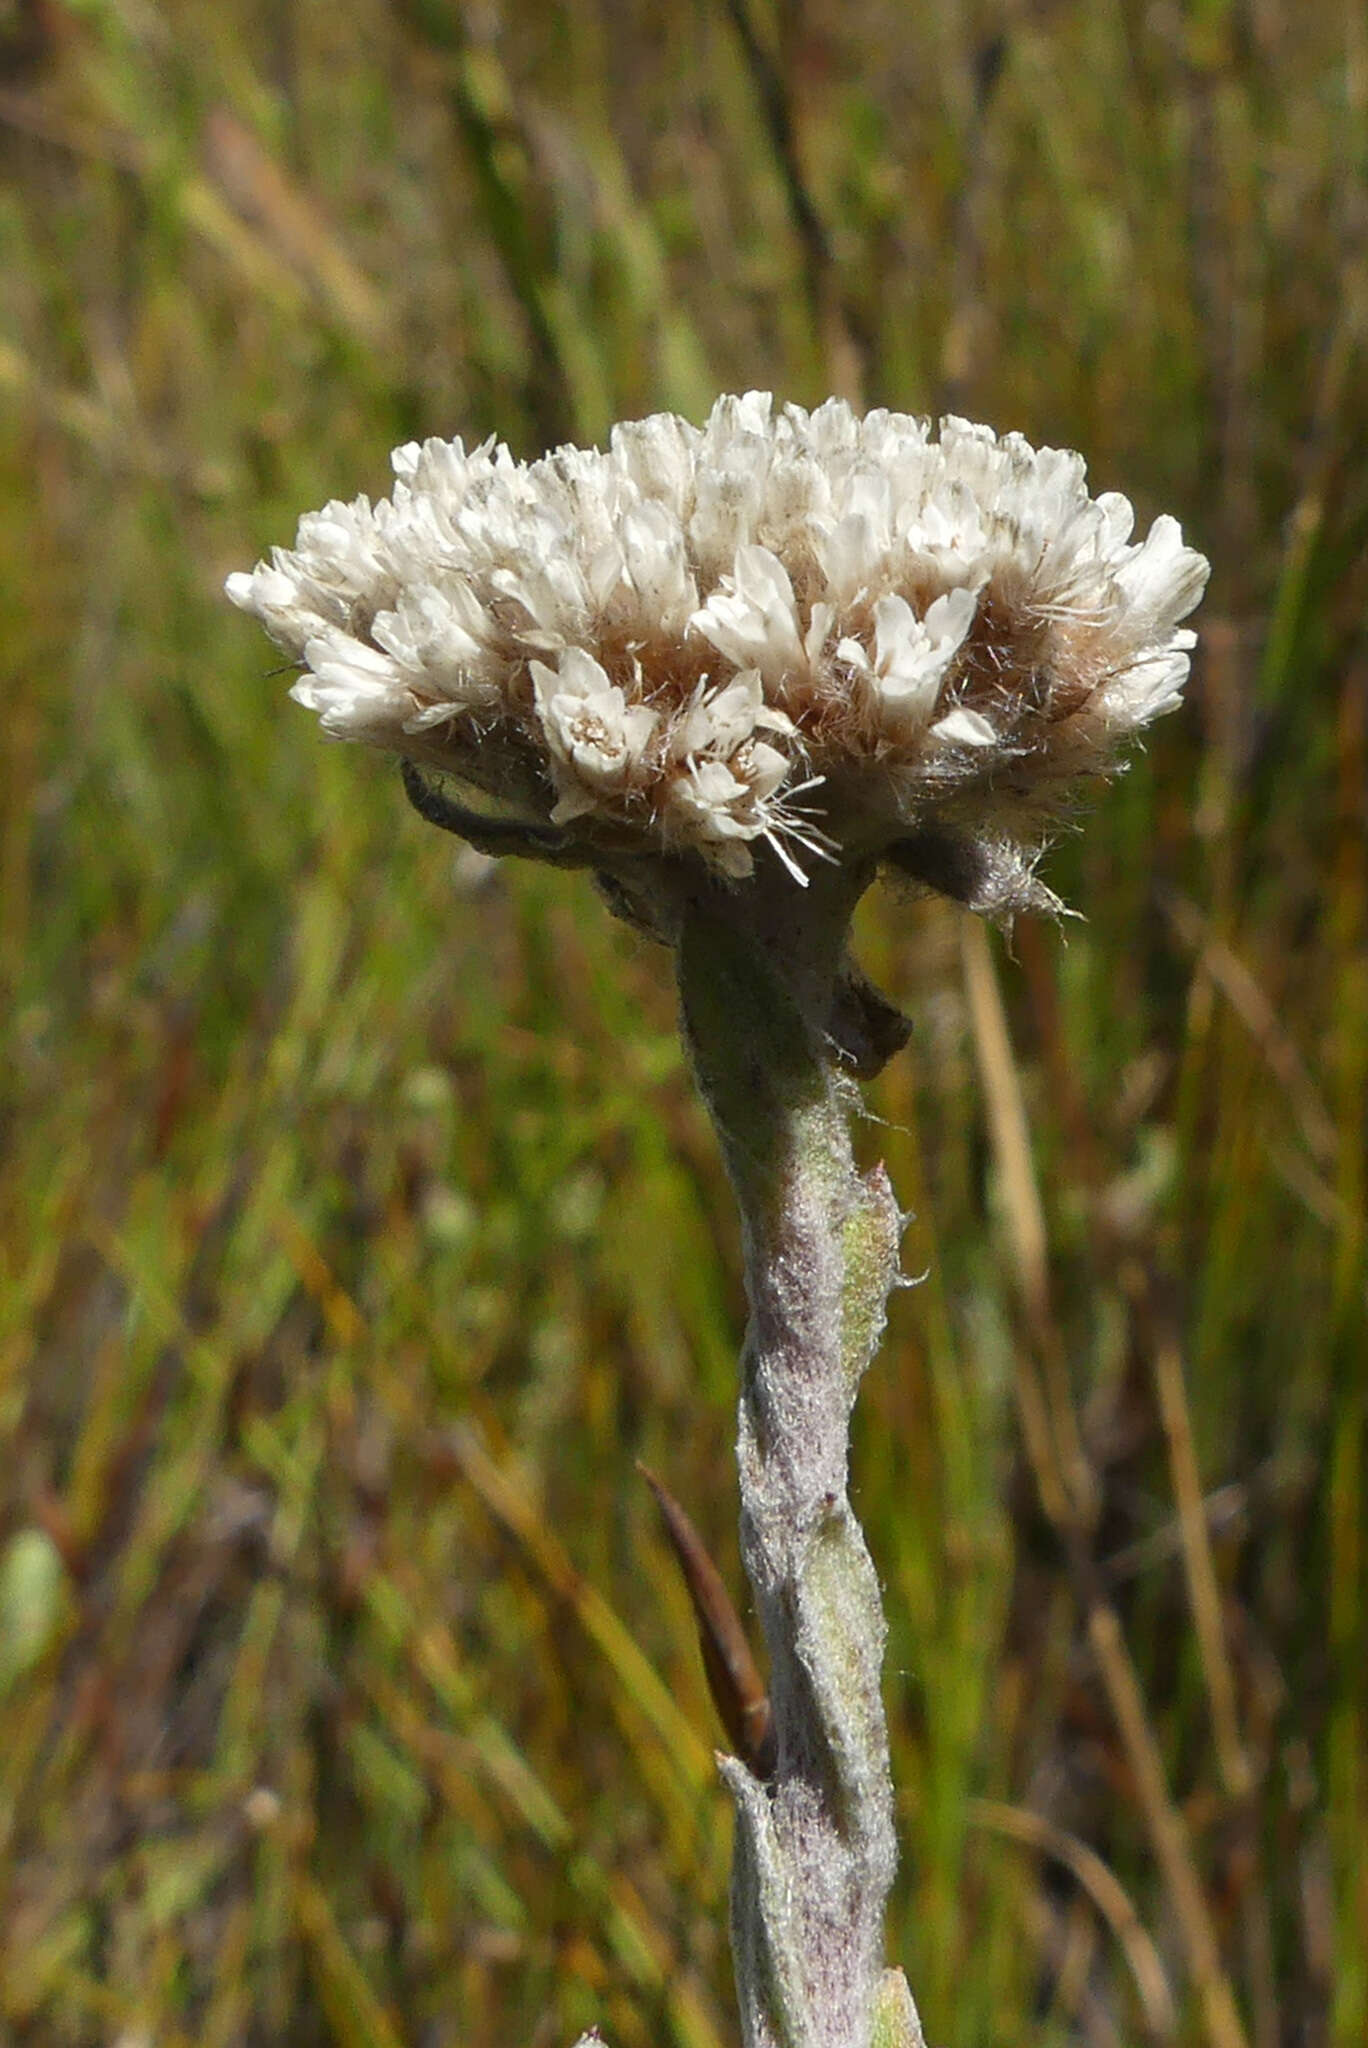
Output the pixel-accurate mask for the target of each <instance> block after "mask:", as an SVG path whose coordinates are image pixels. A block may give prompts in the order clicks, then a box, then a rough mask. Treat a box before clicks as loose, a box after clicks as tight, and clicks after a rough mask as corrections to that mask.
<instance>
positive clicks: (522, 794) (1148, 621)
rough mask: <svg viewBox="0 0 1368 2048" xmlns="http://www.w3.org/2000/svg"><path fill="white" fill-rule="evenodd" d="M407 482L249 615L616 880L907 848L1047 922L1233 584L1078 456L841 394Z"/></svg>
mask: <svg viewBox="0 0 1368 2048" xmlns="http://www.w3.org/2000/svg"><path fill="white" fill-rule="evenodd" d="M394 468H395V475H396V484H395V489H394V494H393V497H392V498H390V499H387V500H383V501H381V502H380V503H378V504H375V505H372V504H371V503H370V502H369V500H367V499H365V498H358V499H357V500H356V501H355V502H354V503H353V504H351V505H341V504H332V505H328V506H326V507H325V508H324V509H323V511H321V512H316V513H311V514H309V515H307V516H306V517H305V518H304V519H303V520H301V522H300V527H299V533H298V536H297V538H296V542H295V546H294V547H293V549H276V550H275V552H274V554H273V555H272V557H271V559H270V560H269V561H268V562H264V563H262V564H260V565H259V566H258V568H257V569H256V570H255V571H254V572H253V573H252V574H250V575H237V576H232V577H230V578H229V581H228V594H229V596H230V597H231V598H232V600H233V602H234V603H235V604H238V605H240V606H241V607H242V608H243V609H244V610H246V611H249V612H252V613H253V614H254V615H255V616H256V617H257V618H258V619H259V620H260V621H261V623H262V624H263V625H264V626H265V627H266V629H267V631H268V632H269V633H270V634H271V635H272V637H273V638H274V639H275V640H276V641H277V642H278V643H279V644H280V645H281V646H282V647H283V648H285V649H286V651H287V652H288V653H289V655H290V656H291V657H292V658H293V659H294V660H295V661H297V662H298V663H299V664H300V666H301V669H302V670H303V673H302V675H301V677H300V679H299V681H298V682H297V683H296V684H295V687H294V695H295V696H296V697H297V698H298V699H299V701H300V702H301V703H304V704H306V705H307V706H309V707H310V708H311V709H313V710H315V711H316V712H317V713H318V715H319V717H320V720H321V721H322V723H323V725H324V726H325V728H326V729H327V730H328V731H329V732H331V733H333V734H336V735H337V736H339V737H342V738H349V739H359V740H364V741H366V742H367V743H369V744H371V745H374V746H380V747H386V748H389V749H391V750H392V751H394V752H396V753H399V754H401V755H404V756H406V757H408V758H409V759H411V760H412V761H414V762H416V763H419V764H423V765H427V766H432V767H436V768H439V769H445V770H448V771H449V772H450V773H451V774H452V775H453V776H455V777H456V778H458V779H459V780H460V781H461V782H463V783H466V784H473V785H475V786H476V787H477V788H479V789H482V790H484V791H487V792H488V793H489V794H490V795H492V796H494V797H495V798H505V799H507V800H508V801H510V802H512V803H513V804H515V805H516V807H517V808H518V810H519V813H520V815H522V816H524V817H525V818H526V819H527V822H528V826H529V831H530V833H531V835H532V836H531V838H530V840H529V844H528V846H527V848H526V849H524V850H528V851H549V850H551V849H554V850H555V857H557V858H575V859H582V860H583V861H585V862H586V863H588V864H591V865H595V866H598V867H600V868H601V869H603V870H605V871H606V870H608V869H610V868H613V869H615V871H617V872H621V871H622V869H623V864H624V863H630V862H632V861H637V862H643V861H644V862H649V861H651V860H655V861H657V862H660V861H666V862H673V863H678V862H680V861H684V862H686V863H687V862H690V861H692V862H695V863H700V864H702V866H703V867H704V868H705V869H711V870H712V871H714V872H715V873H718V874H720V875H722V876H724V877H726V878H728V879H729V880H731V881H735V882H740V881H742V880H744V878H745V877H746V876H747V875H749V874H751V873H752V872H753V871H754V867H755V862H756V860H757V858H763V859H765V860H770V859H771V858H773V859H774V860H775V861H777V863H778V867H777V869H776V872H784V873H787V875H788V876H789V877H790V878H791V879H792V881H793V882H794V883H795V884H801V883H802V882H804V881H805V880H806V879H807V878H808V877H809V875H810V874H811V872H812V865H813V863H814V862H815V861H819V860H823V861H836V862H850V863H856V864H859V865H861V866H862V867H870V866H871V865H872V864H876V863H877V862H879V861H880V860H888V861H890V862H892V863H893V864H895V865H900V866H902V867H904V868H907V869H908V870H910V871H911V872H913V873H919V874H921V875H922V877H923V879H925V880H927V881H929V882H931V883H932V885H933V886H937V887H943V888H947V889H948V890H949V891H950V893H953V894H956V895H959V896H961V897H962V898H963V899H964V900H967V901H970V902H972V903H974V904H975V906H976V907H978V908H981V909H984V910H987V911H990V912H994V913H1010V912H1011V911H1012V910H1013V909H1015V908H1019V907H1021V906H1022V905H1023V904H1027V903H1029V902H1032V901H1040V900H1042V899H1043V898H1044V892H1043V891H1041V890H1040V888H1039V885H1038V884H1036V883H1035V882H1034V880H1033V870H1034V865H1035V862H1036V859H1037V858H1038V855H1039V852H1040V849H1041V846H1042V844H1043V843H1044V840H1045V837H1046V835H1047V833H1048V830H1049V827H1050V823H1051V820H1052V819H1053V818H1054V817H1056V816H1058V814H1059V812H1060V810H1061V808H1062V806H1063V804H1064V803H1065V801H1066V800H1067V797H1068V795H1069V792H1070V791H1071V789H1072V788H1073V787H1074V785H1076V784H1077V782H1078V781H1079V780H1080V779H1081V778H1084V777H1086V776H1089V775H1097V774H1107V773H1110V772H1114V771H1115V769H1116V768H1117V767H1118V766H1119V765H1120V762H1121V757H1122V755H1123V753H1124V751H1125V749H1126V747H1127V745H1128V744H1129V743H1131V742H1132V741H1133V740H1134V738H1135V736H1136V734H1137V733H1138V732H1139V731H1140V730H1141V729H1142V728H1143V727H1144V726H1145V725H1147V724H1148V723H1149V721H1150V720H1151V719H1153V718H1155V717H1157V716H1158V715H1159V714H1160V713H1161V712H1163V711H1166V710H1169V709H1171V708H1172V706H1173V705H1174V704H1175V703H1176V702H1177V701H1178V698H1179V695H1180V693H1181V690H1182V687H1183V683H1184V681H1185V679H1186V676H1187V670H1188V660H1189V654H1190V650H1191V648H1192V646H1193V643H1194V636H1193V634H1192V633H1191V632H1189V631H1186V630H1185V629H1183V628H1182V627H1181V624H1180V622H1181V620H1182V619H1183V618H1184V617H1185V616H1186V615H1187V613H1188V612H1190V611H1191V610H1192V608H1193V607H1194V605H1195V604H1196V603H1197V601H1198V599H1199V598H1200V596H1201V593H1202V589H1203V587H1204V584H1205V581H1206V575H1207V565H1206V563H1205V562H1204V561H1203V559H1202V557H1201V556H1200V555H1199V554H1197V553H1196V552H1195V551H1194V550H1193V549H1192V548H1190V547H1187V546H1186V545H1185V544H1184V542H1183V538H1182V534H1181V532H1180V530H1179V528H1178V526H1177V524H1176V522H1175V521H1174V520H1172V519H1169V518H1161V519H1158V520H1156V521H1155V523H1154V526H1153V527H1152V528H1151V530H1150V532H1149V534H1148V536H1147V537H1146V538H1145V539H1144V540H1142V541H1139V542H1136V541H1134V540H1132V538H1131V529H1132V524H1133V515H1132V512H1131V508H1130V505H1129V504H1128V502H1127V501H1126V500H1125V499H1124V498H1122V497H1120V496H1119V495H1117V494H1116V493H1107V494H1104V495H1102V496H1100V497H1097V498H1093V497H1090V496H1089V494H1088V490H1087V484H1086V476H1085V470H1084V465H1083V461H1082V458H1081V457H1080V456H1077V455H1074V454H1071V453H1069V452H1067V451H1063V450H1058V449H1050V448H1044V449H1035V448H1032V447H1031V446H1030V444H1029V443H1028V442H1026V441H1024V440H1023V439H1022V438H1021V437H1020V435H1016V434H1008V435H1006V436H1003V437H999V436H998V435H996V434H994V433H993V432H992V430H991V429H989V428H987V427H982V426H975V425H972V424H970V423H969V422H966V421H963V420H954V419H950V420H944V421H942V422H941V425H940V428H939V432H938V433H937V432H933V430H932V429H931V427H930V426H929V425H928V424H927V423H926V422H925V421H921V420H915V419H909V418H907V417H906V416H905V415H903V414H900V413H893V412H883V411H877V412H871V413H869V414H867V415H865V416H864V417H863V418H861V417H859V416H858V415H857V414H855V413H854V412H852V410H851V409H850V407H849V406H847V405H845V404H844V403H843V402H841V401H839V400H834V399H833V400H831V401H829V402H828V403H827V404H825V405H823V406H821V407H819V408H818V409H817V410H816V411H815V412H812V413H808V412H805V411H803V410H802V409H801V408H799V407H797V406H781V407H776V406H775V405H774V403H773V401H772V400H771V399H770V398H769V397H768V395H766V394H764V393H755V392H751V393H748V394H746V395H745V396H744V397H740V398H724V399H719V401H718V403H717V405H716V406H715V407H714V409H713V412H712V414H711V417H710V418H709V419H708V421H707V422H706V424H705V425H704V426H703V427H702V428H697V427H693V426H691V425H689V424H688V423H687V422H686V421H683V420H680V419H676V418H674V417H673V416H672V415H669V414H659V415H656V416H655V417H653V418H650V419H645V420H638V421H635V422H632V423H630V424H628V425H625V426H621V427H618V428H616V429H614V432H613V434H612V436H611V439H610V443H609V446H608V448H607V449H606V450H597V449H583V450H582V449H574V448H563V449H559V450H557V451H556V452H555V453H554V454H551V455H548V456H546V457H545V458H543V459H542V460H541V461H539V462H532V463H519V462H515V461H514V460H513V458H512V456H511V455H510V454H509V453H508V450H507V449H506V448H503V447H500V446H497V445H495V444H493V443H485V444H484V445H482V446H481V447H478V448H476V449H473V450H471V451H469V452H467V450H466V449H465V448H464V446H463V445H462V443H461V442H460V441H453V442H443V441H427V442H424V443H422V444H421V445H420V444H417V443H412V444H409V445H408V446H406V447H404V448H400V449H399V450H397V451H396V453H395V456H394ZM919 850H920V851H919Z"/></svg>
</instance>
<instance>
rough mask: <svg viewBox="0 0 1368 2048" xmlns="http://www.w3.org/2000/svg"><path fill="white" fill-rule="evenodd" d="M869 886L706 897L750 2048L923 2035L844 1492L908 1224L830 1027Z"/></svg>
mask: <svg viewBox="0 0 1368 2048" xmlns="http://www.w3.org/2000/svg"><path fill="white" fill-rule="evenodd" d="M858 895H859V878H858V877H851V876H850V875H848V874H845V873H842V872H840V871H837V872H835V873H833V874H831V875H829V876H823V877H821V878H819V879H818V880H816V881H815V882H814V885H813V887H812V888H811V889H810V890H808V891H806V892H804V893H803V895H802V898H801V901H799V902H795V900H794V899H795V898H796V897H797V896H798V892H797V891H795V890H794V889H793V888H792V885H791V883H787V881H786V885H785V888H784V889H783V890H776V891H775V893H774V895H773V897H771V896H769V894H768V893H767V892H766V891H765V890H764V888H763V886H762V885H761V884H760V883H759V882H758V881H757V883H755V884H752V885H749V886H748V887H747V888H746V889H745V890H740V891H736V892H734V893H729V894H725V895H724V894H722V893H721V892H718V893H717V894H716V895H712V896H708V897H707V898H705V899H703V900H700V901H695V902H693V903H691V904H690V905H689V906H688V907H687V909H686V911H685V913H684V915H683V918H682V921H681V929H680V934H679V941H678V966H679V981H680V992H681V998H682V1008H683V1018H684V1030H685V1036H686V1039H687V1042H688V1045H689V1049H690V1052H691V1054H692V1057H693V1062H694V1068H695V1071H696V1074H697V1078H698V1082H699V1085H700V1087H701V1089H702V1091H703V1094H704V1097H705V1099H706V1101H707V1104H708V1107H709V1109H710V1111H711V1113H712V1116H713V1120H714V1122H715V1124H716V1126H717V1130H718V1134H719V1137H720V1139H721V1143H722V1148H723V1152H724V1155H725V1158H726V1163H727V1168H728V1172H729V1174H730V1177H731V1181H732V1185H733V1187H734V1188H735V1191H736V1195H737V1199H738V1202H739V1204H740V1208H741V1218H742V1230H743V1242H744V1253H745V1271H746V1289H747V1296H748V1300H749V1304H750V1323H749V1327H748V1330H747V1334H746V1341H745V1348H744V1351H743V1355H742V1368H741V1401H740V1436H739V1443H738V1459H739V1464H740V1480H741V1547H742V1557H743V1560H744V1563H745V1567H746V1571H747V1573H748V1575H749V1578H750V1582H751V1585H752V1587H753V1589H754V1593H755V1598H756V1603H757V1606H758V1609H759V1613H760V1620H761V1624H762V1627H763V1629H764V1635H765V1641H766V1644H767V1647H768V1651H769V1661H770V1699H771V1706H772V1710H773V1716H774V1732H775V1737H776V1762H775V1767H774V1771H773V1775H772V1776H771V1777H770V1778H769V1779H767V1780H765V1781H762V1780H761V1779H759V1778H757V1777H756V1776H755V1775H754V1774H753V1773H752V1771H751V1770H749V1769H748V1768H747V1767H746V1765H745V1764H744V1763H742V1762H741V1761H740V1760H739V1759H738V1758H735V1757H731V1758H727V1759H726V1760H725V1761H724V1762H723V1765H722V1769H723V1774H724V1776H725V1778H726V1781H727V1784H728V1786H729V1788H730V1790H731V1793H732V1796H733V1798H734V1800H735V1802H736V1816H737V1833H736V1849H735V1858H734V1863H733V1872H732V1944H733V1950H734V1955H735V1965H736V1980H737V1990H738V1996H739V1999H740V2006H741V2018H742V2032H743V2038H744V2040H745V2042H746V2048H870V2044H871V2043H874V2042H877V2043H878V2044H880V2048H901V2044H913V2043H916V2042H918V2041H919V2040H920V2033H919V2031H918V2029H917V2025H916V2016H915V2012H914V2010H913V2007H912V2003H911V1999H910V1997H909V1996H908V1993H907V1987H906V1985H905V1984H904V1983H903V1981H902V1978H901V1976H900V1975H899V1974H898V1973H895V1972H888V1973H885V1972H884V1970H883V1966H882V1955H883V1921H884V1908H885V1902H886V1899H887V1896H888V1890H889V1887H890V1885H891V1883H892V1880H893V1874H894V1868H895V1864H896V1844H895V1839H894V1828H893V1794H892V1785H891V1781H890V1774H889V1759H888V1735H887V1727H886V1723H885V1719H884V1709H883V1699H882V1695H881V1690H880V1666H881V1661H882V1656H883V1645H884V1635H885V1626H884V1619H883V1612H882V1607H881V1603H880V1597H879V1586H878V1580H877V1578H876V1575H875V1571H874V1567H873V1564H872V1563H871V1561H870V1556H869V1552H868V1550H867V1549H866V1547H865V1542H864V1537H863V1535H862V1533H861V1531H860V1528H859V1525H858V1523H857V1522H856V1520H855V1517H854V1515H853V1513H852V1511H851V1508H850V1503H849V1501H848V1499H847V1497H846V1481H847V1471H848V1451H849V1423H850V1415H851V1410H852V1408H853V1406H854V1401H855V1395H856V1391H857V1389H858V1386H859V1382H860V1378H861V1375H862V1374H863V1372H864V1369H865V1367H866V1365H867V1364H868V1363H869V1360H870V1358H871V1357H872V1355H873V1353H874V1350H875V1347H876V1346H877V1344H878V1341H879V1338H880V1335H881V1334H882V1331H883V1326H884V1317H885V1309H886V1305H887V1299H888V1294H889V1290H890V1288H891V1287H892V1286H893V1284H894V1282H895V1280H896V1278H897V1274H898V1240H899V1236H900V1232H901V1217H900V1215H899V1212H898V1207H897V1204H896V1202H895V1201H894V1199H893V1194H892V1190H891V1188H890V1186H889V1183H888V1177H887V1175H886V1173H885V1172H884V1169H883V1167H882V1166H876V1167H875V1168H874V1169H873V1170H872V1172H870V1173H867V1174H861V1173H860V1171H859V1169H858V1168H857V1166H856V1164H855V1159H854V1154H853V1152H852V1149H851V1143H850V1132H849V1109H850V1106H851V1101H852V1095H853V1084H852V1083H851V1082H850V1081H849V1079H847V1078H846V1077H845V1076H844V1075H843V1073H842V1072H841V1071H840V1070H839V1069H838V1066H837V1064H836V1057H835V1053H834V1049H833V1043H832V1039H831V1036H830V1020H831V1018H832V1016H833V1013H834V1011H835V1009H836V1007H837V1006H838V1004H839V1001H840V993H839V991H840V987H841V985H842V981H843V977H844V976H845V975H846V973H847V970H846V968H845V942H846V931H847V927H848V923H849V918H850V914H851V911H852V910H853V908H854V903H855V901H856V899H857V898H858Z"/></svg>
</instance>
